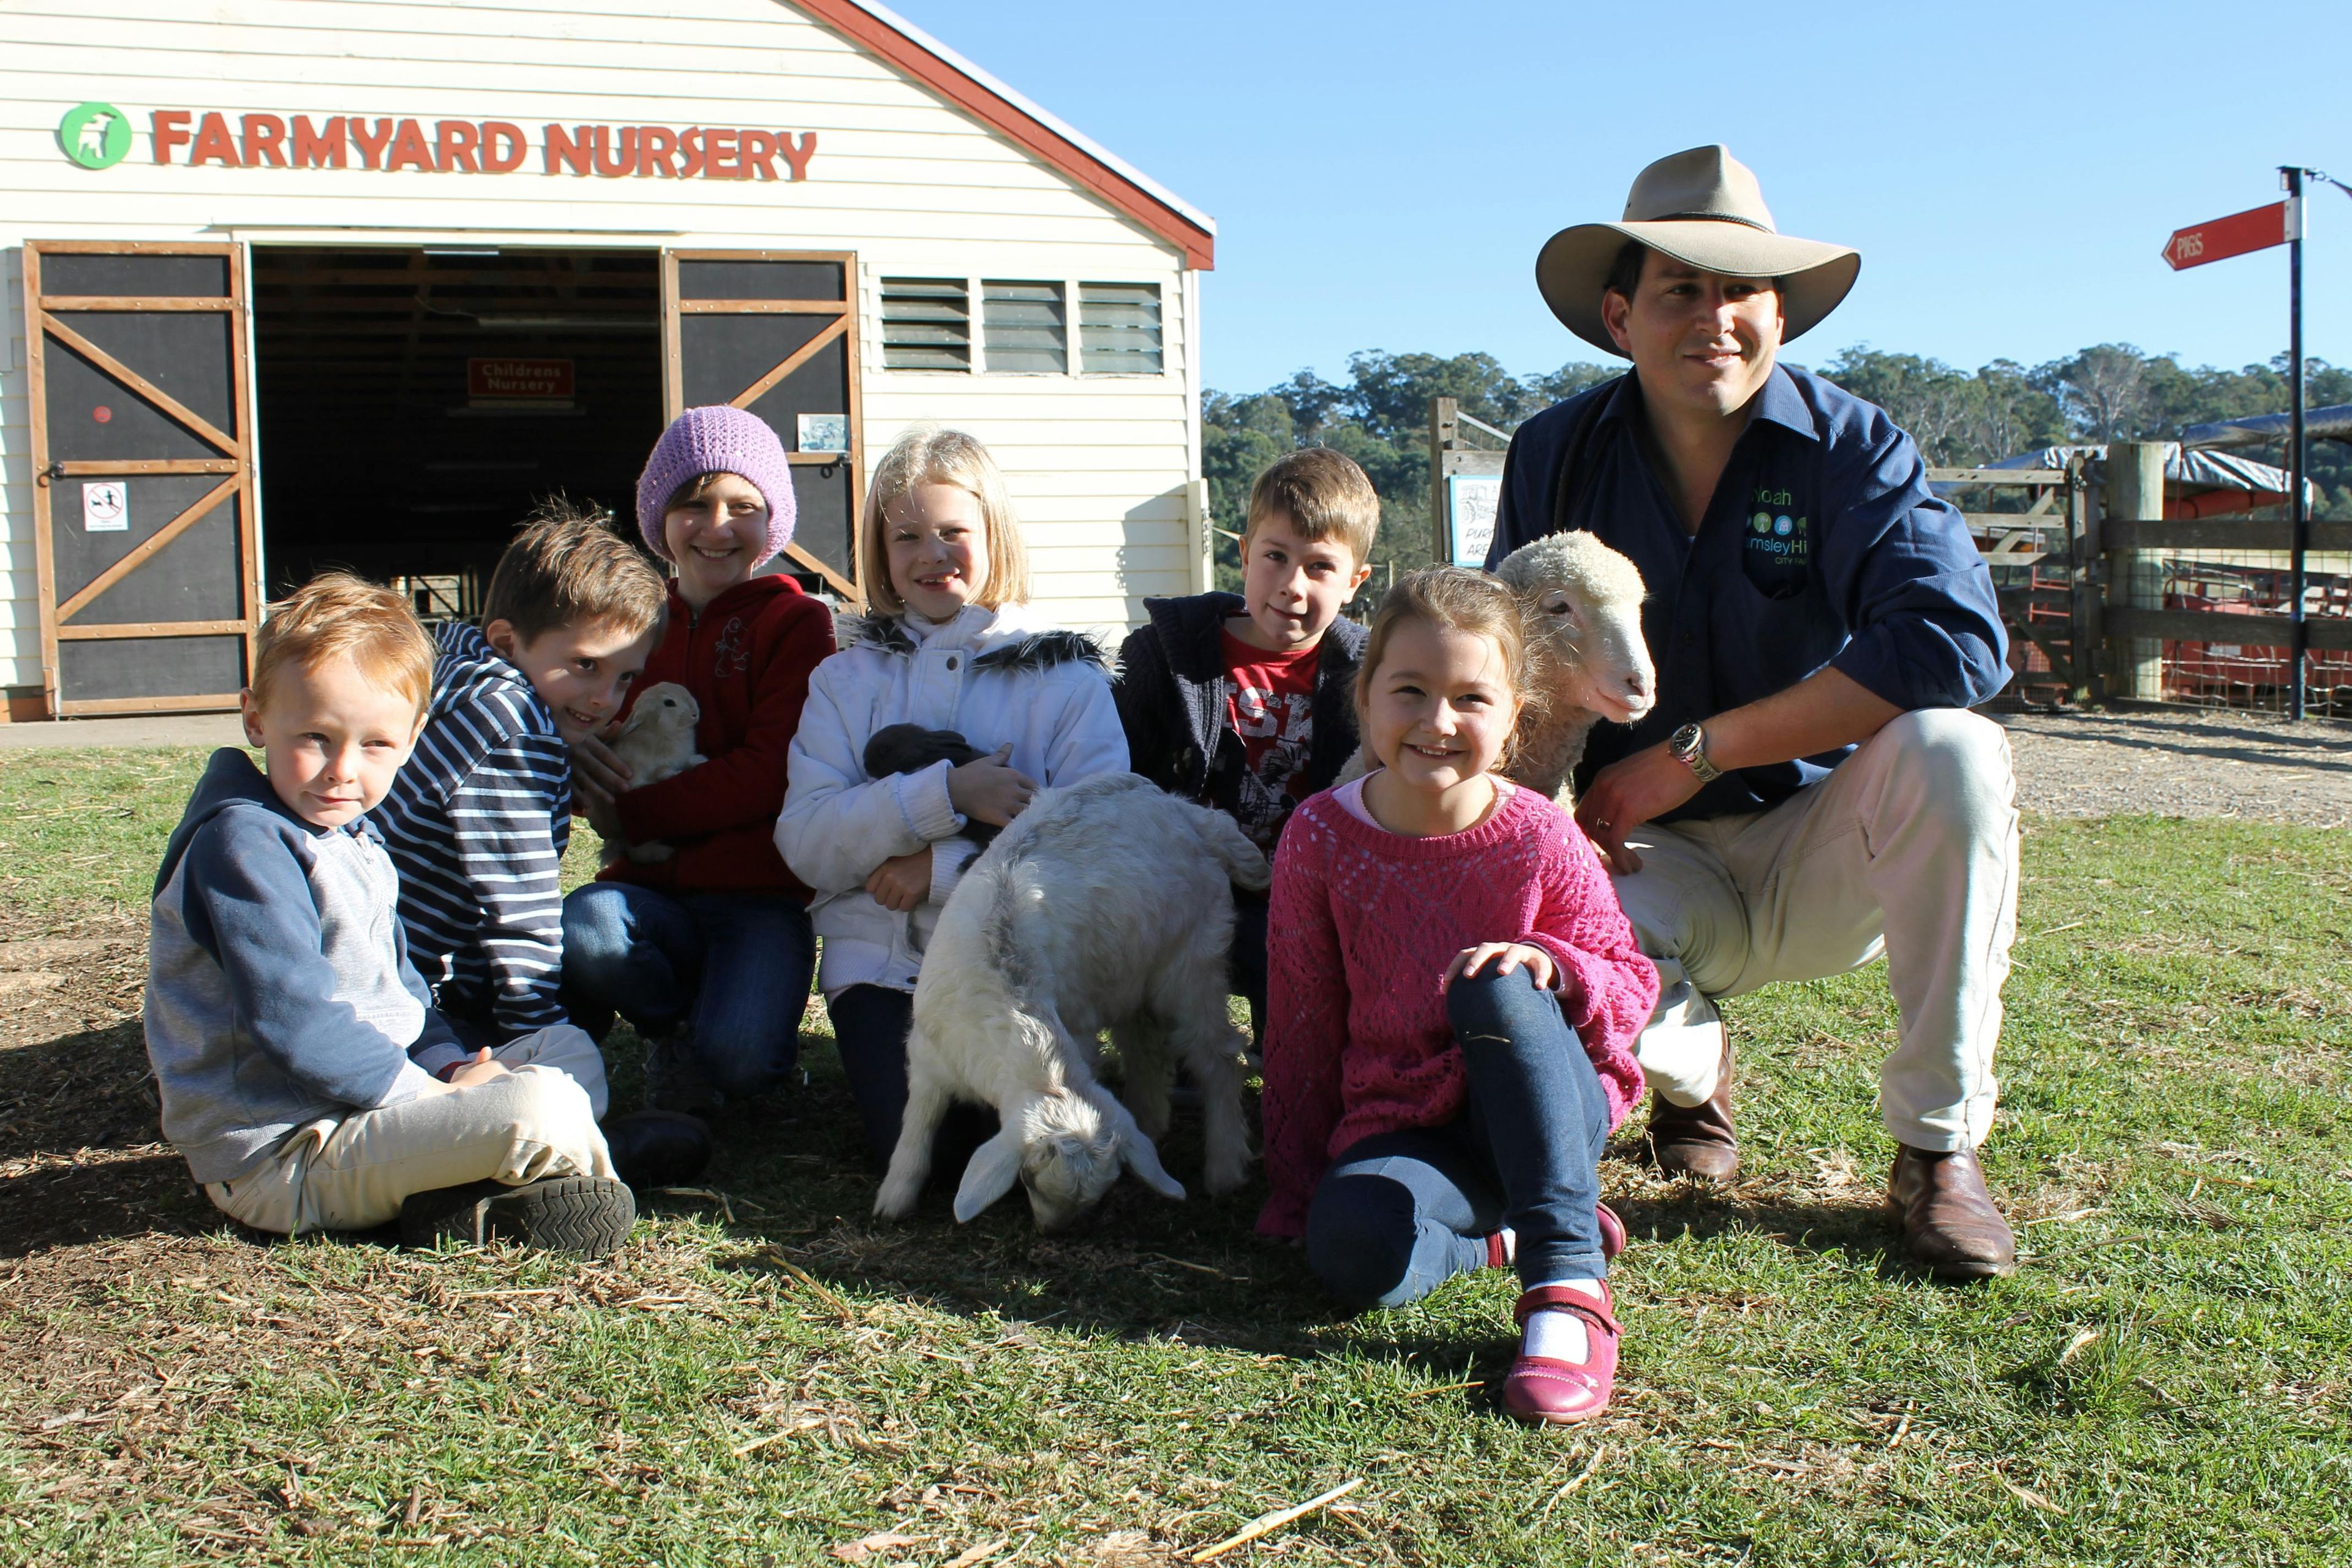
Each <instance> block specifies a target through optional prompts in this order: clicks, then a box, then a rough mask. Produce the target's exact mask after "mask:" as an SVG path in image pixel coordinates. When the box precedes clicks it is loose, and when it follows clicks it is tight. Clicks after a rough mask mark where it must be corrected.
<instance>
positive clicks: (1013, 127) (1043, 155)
mask: <svg viewBox="0 0 2352 1568" xmlns="http://www.w3.org/2000/svg"><path fill="white" fill-rule="evenodd" d="M790 3H791V4H792V5H793V6H794V7H795V8H796V9H799V10H802V11H805V12H807V13H808V14H809V15H810V16H814V18H815V19H816V20H818V21H820V22H822V23H824V25H825V26H828V27H831V28H832V29H833V30H834V31H835V32H836V33H839V34H840V35H841V36H842V37H845V38H847V39H848V40H849V41H850V42H852V43H854V44H856V46H857V47H860V48H862V49H864V50H866V52H867V53H869V54H872V55H875V56H877V57H878V58H881V59H883V60H886V61H887V62H888V63H889V64H890V65H892V66H894V67H896V68H898V69H899V70H901V71H903V72H905V73H906V74H907V75H908V76H910V77H912V78H914V79H915V80H917V81H919V82H920V83H921V84H922V85H923V86H925V87H927V88H929V89H931V90H932V91H933V92H936V93H938V94H939V95H940V97H941V98H944V99H946V100H948V101H949V102H950V103H951V104H953V105H955V106H956V107H957V108H958V109H961V110H963V111H964V112H965V113H967V114H969V115H971V116H972V118H974V119H975V120H978V121H980V122H981V123H982V124H983V125H985V126H987V127H988V128H989V129H990V130H992V131H994V132H997V133H998V134H999V135H1001V136H1003V137H1004V138H1005V139H1006V140H1007V141H1009V142H1013V145H1015V146H1017V147H1020V148H1022V149H1024V151H1026V152H1028V153H1031V154H1033V155H1034V156H1035V157H1036V158H1038V159H1039V160H1040V161H1042V162H1043V163H1045V164H1047V165H1048V166H1050V167H1052V168H1054V169H1056V170H1058V171H1060V172H1061V173H1062V174H1066V175H1067V176H1068V177H1069V178H1070V179H1072V180H1074V181H1076V183H1077V184H1080V185H1082V186H1084V187H1085V188H1086V189H1087V191H1088V192H1089V193H1091V194H1092V195H1095V196H1096V197H1097V198H1099V199H1100V200H1102V201H1103V202H1105V203H1107V204H1108V205H1110V206H1111V207H1112V208H1113V209H1115V210H1116V211H1118V212H1119V213H1122V214H1124V215H1125V216H1128V217H1129V218H1132V219H1133V220H1134V221H1135V222H1137V223H1138V224H1140V225H1141V226H1143V227H1144V228H1146V229H1148V230H1150V232H1151V233H1152V234H1154V235H1157V236H1158V237H1160V238H1161V239H1163V240H1165V241H1167V242H1168V243H1169V244H1170V245H1171V246H1173V247H1176V248H1177V249H1178V250H1179V251H1181V252H1182V253H1183V257H1184V265H1185V266H1187V267H1192V268H1199V269H1201V270H1202V271H1206V270H1208V269H1209V268H1211V267H1213V266H1214V265H1215V261H1216V245H1217V234H1216V226H1215V225H1214V224H1213V223H1212V222H1211V221H1210V220H1209V219H1208V218H1207V217H1206V216H1202V214H1200V213H1197V212H1194V211H1192V209H1191V208H1189V207H1187V206H1185V205H1183V203H1182V202H1181V201H1180V200H1179V199H1178V198H1177V197H1175V196H1174V195H1171V194H1170V193H1168V192H1166V191H1163V190H1161V189H1160V188H1159V187H1158V186H1157V185H1155V184H1152V183H1151V182H1150V180H1148V179H1146V178H1145V177H1144V176H1143V175H1141V174H1139V173H1137V172H1136V171H1135V170H1132V169H1130V168H1129V167H1127V166H1126V165H1125V164H1124V163H1121V162H1120V161H1119V160H1118V159H1117V158H1115V157H1113V156H1112V155H1111V154H1110V153H1107V152H1105V151H1103V150H1102V149H1101V148H1099V147H1097V146H1095V145H1094V144H1093V143H1092V142H1089V141H1087V139H1086V138H1085V137H1083V136H1081V135H1079V134H1078V132H1076V131H1073V130H1071V129H1070V128H1069V127H1068V126H1066V125H1064V124H1062V123H1061V122H1060V121H1057V120H1055V119H1054V118H1053V116H1051V115H1049V114H1047V113H1046V112H1045V110H1041V109H1039V108H1037V107H1036V106H1035V105H1034V104H1032V103H1030V102H1028V101H1027V100H1024V99H1023V98H1021V97H1020V96H1019V95H1018V94H1017V93H1015V92H1013V90H1012V89H1010V88H1007V87H1005V86H1004V85H1003V83H1001V82H998V81H996V80H994V79H992V78H990V77H989V76H987V75H986V74H985V73H983V72H982V71H981V70H980V69H979V68H977V67H975V66H973V65H972V64H971V63H970V62H969V61H967V60H964V59H962V58H960V57H958V56H957V55H955V54H954V53H953V52H952V51H950V50H949V49H947V48H946V47H943V46H941V45H940V44H939V43H938V42H937V41H935V40H934V39H932V38H929V37H926V36H925V35H923V34H922V33H920V32H919V31H917V30H916V29H915V28H914V27H912V26H908V24H907V23H906V22H904V21H902V20H901V19H900V18H898V16H894V15H892V14H891V13H890V12H888V11H886V10H884V9H883V8H882V7H881V6H879V5H868V4H866V3H865V0H790Z"/></svg>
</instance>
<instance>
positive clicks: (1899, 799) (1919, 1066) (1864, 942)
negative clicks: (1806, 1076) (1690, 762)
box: [1612, 708, 2018, 1150]
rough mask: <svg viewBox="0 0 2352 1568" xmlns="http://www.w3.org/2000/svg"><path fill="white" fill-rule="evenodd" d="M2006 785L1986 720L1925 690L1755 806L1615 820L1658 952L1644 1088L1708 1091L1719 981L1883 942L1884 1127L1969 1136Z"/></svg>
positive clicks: (1969, 1139) (1986, 1017) (1631, 885)
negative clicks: (1942, 704) (1815, 770)
mask: <svg viewBox="0 0 2352 1568" xmlns="http://www.w3.org/2000/svg"><path fill="white" fill-rule="evenodd" d="M2016 799H2017V785H2016V781H2015V779H2014V777H2013V776H2012V775H2011V770H2010V756H2009V737H2008V735H2007V734H2006V732H2004V731H2002V729H2001V728H2000V725H1998V724H1996V723H1994V722H1992V721H1990V720H1989V719H1983V718H1979V716H1978V715H1976V714H1974V713H1970V712H1968V711H1966V710H1962V709H1956V708H1930V709H1922V710H1917V711H1916V712H1910V713H1906V714H1903V715H1901V716H1900V717H1898V718H1896V719H1895V720H1894V721H1891V722H1889V723H1888V724H1887V726H1886V727H1885V729H1883V730H1881V731H1878V733H1877V734H1875V735H1874V736H1872V737H1871V738H1870V739H1869V740H1868V741H1866V742H1864V743H1863V744H1862V746H1861V747H1859V748H1858V749H1857V750H1856V751H1855V752H1853V755H1852V756H1850V757H1848V758H1847V759H1846V760H1845V761H1844V762H1843V763H1841V764H1840V765H1839V766H1838V767H1837V768H1836V769H1835V770H1834V771H1832V773H1831V774H1830V775H1829V777H1827V778H1826V779H1823V780H1822V782H1821V783H1819V784H1813V785H1811V786H1810V787H1809V788H1806V789H1803V790H1801V791H1799V792H1798V793H1797V794H1796V795H1793V796H1791V797H1790V798H1789V799H1788V800H1785V801H1783V802H1781V803H1780V805H1777V806H1774V807H1773V808H1772V809H1771V810H1769V811H1764V812H1757V813H1753V814H1750V815H1748V816H1722V817H1717V818H1714V819H1713V820H1711V821H1706V822H1678V823H1674V824H1672V825H1670V826H1656V825H1651V826H1644V827H1643V828H1642V829H1640V830H1638V831H1637V832H1634V833H1632V834H1629V835H1627V836H1626V842H1627V843H1628V844H1629V845H1631V846H1632V847H1633V848H1634V849H1635V850H1637V851H1638V852H1639V853H1640V855H1641V857H1642V869H1640V870H1639V871H1636V872H1634V873H1633V874H1632V875H1631V876H1624V877H1615V878H1612V882H1613V883H1614V885H1615V887H1616V889H1617V897H1618V900H1619V901H1620V902H1622V904H1623V905H1624V906H1625V913H1626V915H1627V917H1628V918H1629V919H1631V920H1632V921H1633V929H1634V931H1635V933H1636V934H1637V935H1638V936H1639V938H1640V939H1641V943H1642V951H1643V952H1646V953H1648V954H1649V955H1650V957H1651V958H1652V959H1653V960H1654V961H1655V962H1656V963H1657V966H1658V979H1659V984H1660V993H1659V997H1658V1006H1657V1011H1656V1012H1655V1013H1654V1014H1652V1015H1651V1018H1650V1022H1649V1026H1647V1027H1646V1028H1645V1029H1643V1033H1642V1037H1641V1041H1640V1044H1639V1046H1638V1047H1637V1054H1638V1055H1639V1057H1640V1058H1641V1062H1642V1070H1643V1075H1644V1076H1645V1077H1646V1078H1647V1079H1649V1082H1650V1087H1651V1088H1652V1089H1654V1090H1656V1091H1657V1092H1658V1093H1659V1094H1660V1095H1662V1096H1664V1098H1665V1099H1667V1100H1672V1101H1674V1102H1675V1104H1677V1105H1696V1104H1698V1103H1699V1102H1700V1101H1702V1100H1706V1098H1707V1096H1709V1095H1710V1094H1712V1093H1714V1092H1715V1087H1716V1075H1717V1068H1718V1065H1719V1064H1720V1063H1721V1061H1722V1058H1723V1024H1722V1020H1721V1019H1720V1017H1719V1016H1717V1012H1716V1009H1715V1003H1716V1002H1717V1000H1718V999H1720V998H1723V997H1727V996H1738V995H1742V994H1746V993H1748V992H1750V991H1753V990H1755V989H1757V988H1758V987H1759V986H1763V985H1769V984H1773V983H1774V982H1776V981H1783V980H1818V979H1822V978H1823V977H1825V976H1828V975H1832V974H1843V973H1846V972H1847V971H1849V970H1853V969H1859V968H1860V967H1862V966H1863V965H1864V964H1865V963H1869V962H1870V961H1871V960H1873V959H1874V958H1876V957H1878V956H1879V955H1880V954H1881V953H1882V952H1883V953H1884V954H1885V957H1886V981H1887V985H1888V988H1889V989H1891V990H1892V991H1893V992H1894V994H1895V1005H1896V1007H1897V1008H1898V1009H1899V1010H1900V1012H1901V1015H1902V1021H1901V1026H1900V1028H1899V1030H1898V1034H1897V1039H1896V1044H1895V1050H1894V1053H1893V1054H1892V1055H1891V1056H1889V1057H1888V1058H1886V1060H1885V1063H1883V1064H1882V1065H1881V1067H1880V1068H1879V1075H1878V1108H1879V1113H1880V1114H1881V1115H1882V1116H1884V1117H1885V1121H1886V1130H1887V1131H1888V1132H1890V1133H1892V1134H1893V1135H1894V1136H1895V1141H1896V1142H1901V1143H1907V1144H1909V1145H1910V1146H1911V1147H1913V1148H1915V1149H1930V1150H1951V1149H1959V1148H1974V1147H1976V1146H1977V1145H1978V1144H1979V1143H1980V1142H1983V1140H1984V1137H1985V1134H1986V1132H1987V1131H1989V1130H1990V1127H1991V1125H1992V1116H1993V1104H1994V1100H1995V1098H1996V1095H1997V1093H1998V1090H1999V1085H1998V1083H1997V1082H1996V1080H1995V1079H1994V1078H1993V1071H1992V1058H1993V1046H1994V1044H1995V1042H1996V1041H1997V1040H1998V1039H1999V1037H2000V988H2001V983H2002V982H2003V981H2004V980H2006V979H2007V978H2008V975H2009V949H2010V944H2011V942H2012V941H2013V940H2014V939H2015V937H2016V934H2017V842H2018V835H2017V805H2016Z"/></svg>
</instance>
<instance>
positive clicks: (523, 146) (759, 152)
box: [58, 103, 816, 180]
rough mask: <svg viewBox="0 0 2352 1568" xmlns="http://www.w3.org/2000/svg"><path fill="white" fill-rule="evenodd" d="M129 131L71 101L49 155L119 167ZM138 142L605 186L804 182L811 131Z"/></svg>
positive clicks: (399, 134) (105, 106) (377, 121)
mask: <svg viewBox="0 0 2352 1568" xmlns="http://www.w3.org/2000/svg"><path fill="white" fill-rule="evenodd" d="M133 134H134V132H133V130H132V126H131V116H129V115H127V114H125V113H124V112H123V111H122V110H120V109H117V108H116V107H115V106H114V105H112V104H110V103H82V104H77V105H75V106H74V107H73V108H72V109H69V110H67V111H66V114H65V118H64V119H62V120H60V121H58V146H59V147H61V148H62V149H63V150H64V152H65V154H66V156H67V157H68V158H70V159H71V160H72V161H73V162H74V163H79V164H80V165H81V166H82V167H83V168H85V169H109V168H112V167H113V166H114V165H115V164H117V163H121V162H122V161H123V159H124V158H126V157H127V156H129V155H130V153H131V141H132V137H133ZM147 136H148V143H149V147H150V151H151V155H152V159H153V161H154V162H156V163H163V164H170V165H175V166H179V167H184V168H205V167H207V166H218V167H220V168H224V169H288V170H292V169H373V170H380V171H382V172H383V173H385V174H396V173H399V172H401V171H404V170H407V171H414V172H415V173H417V174H513V173H516V172H517V171H519V170H522V169H524V168H526V167H527V166H531V165H534V164H535V172H537V173H539V174H574V175H585V176H590V177H594V178H602V179H608V180H610V179H623V178H636V179H672V180H805V179H807V178H808V170H809V161H810V159H811V158H813V157H814V156H815V154H816V132H813V131H810V132H800V133H798V134H795V133H794V132H790V131H770V130H764V129H761V128H759V127H756V126H717V125H688V126H668V125H559V124H554V123H549V124H545V125H541V127H540V128H539V134H538V137H537V140H536V141H534V140H533V139H532V136H531V133H530V132H529V131H527V130H526V129H525V128H524V127H522V126H520V125H519V124H516V123H515V122H514V121H507V120H432V121H427V120H425V119H422V118H404V117H394V116H370V115H363V114H329V115H321V116H319V117H316V118H313V117H312V116H310V115H308V114H295V115H278V114H263V113H251V114H248V113H244V112H239V111H231V110H217V109H203V110H198V109H158V110H151V111H150V113H149V115H148V132H147ZM533 153H537V154H538V156H537V158H536V159H535V160H534V159H533V157H532V154H533Z"/></svg>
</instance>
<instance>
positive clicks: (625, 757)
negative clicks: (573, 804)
mask: <svg viewBox="0 0 2352 1568" xmlns="http://www.w3.org/2000/svg"><path fill="white" fill-rule="evenodd" d="M701 721H702V705H701V704H700V703H698V702H697V701H696V700H694V693H693V692H691V691H688V689H686V688H685V687H683V686H680V685H679V684H678V683H677V682H676V681H674V680H665V681H662V682H660V683H659V684H658V685H655V686H648V687H646V689H644V690H643V691H640V692H638V693H637V702H636V706H635V707H634V708H632V709H630V710H629V716H628V717H627V718H626V719H624V720H623V721H621V729H620V732H619V733H618V734H616V735H614V737H613V752H614V755H615V756H617V757H619V758H620V759H621V761H622V762H624V763H627V764H628V768H629V787H630V788H631V789H642V788H644V787H645V786H646V784H659V783H661V781H662V780H664V779H666V778H672V777H675V776H676V775H677V774H679V773H684V772H686V770H687V769H688V768H692V767H699V766H701V765H702V763H704V762H705V761H707V760H708V759H706V758H705V757H704V756H703V755H702V753H701V752H698V751H696V750H695V749H694V727H695V726H696V725H697V724H698V723H700V722H701ZM673 853H674V851H673V850H672V849H671V848H670V847H669V846H668V845H667V844H662V843H658V842H656V843H652V844H633V845H631V846H629V849H628V857H629V858H630V859H632V860H634V861H635V862H636V863H637V864H639V865H641V866H642V865H650V864H652V863H653V862H655V861H656V860H667V859H668V858H670V856H671V855H672V854H673ZM620 858H621V855H620V852H619V851H618V850H615V849H611V848H607V849H606V850H605V852H604V864H605V865H607V866H610V865H612V864H613V863H614V862H615V861H617V860H619V859H620Z"/></svg>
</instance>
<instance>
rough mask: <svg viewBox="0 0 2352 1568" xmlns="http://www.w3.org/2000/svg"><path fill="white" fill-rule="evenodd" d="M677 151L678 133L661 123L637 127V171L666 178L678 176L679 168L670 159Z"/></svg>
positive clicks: (673, 178) (672, 178)
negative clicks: (660, 124)
mask: <svg viewBox="0 0 2352 1568" xmlns="http://www.w3.org/2000/svg"><path fill="white" fill-rule="evenodd" d="M676 153H677V132H674V131H671V130H668V129H667V128H666V127H664V126H659V125H640V126H638V127H637V173H638V174H659V175H661V176H662V177H664V178H665V179H671V180H675V179H677V169H676V168H675V167H673V166H672V165H671V163H670V159H671V158H672V157H673V156H675V155H676Z"/></svg>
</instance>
